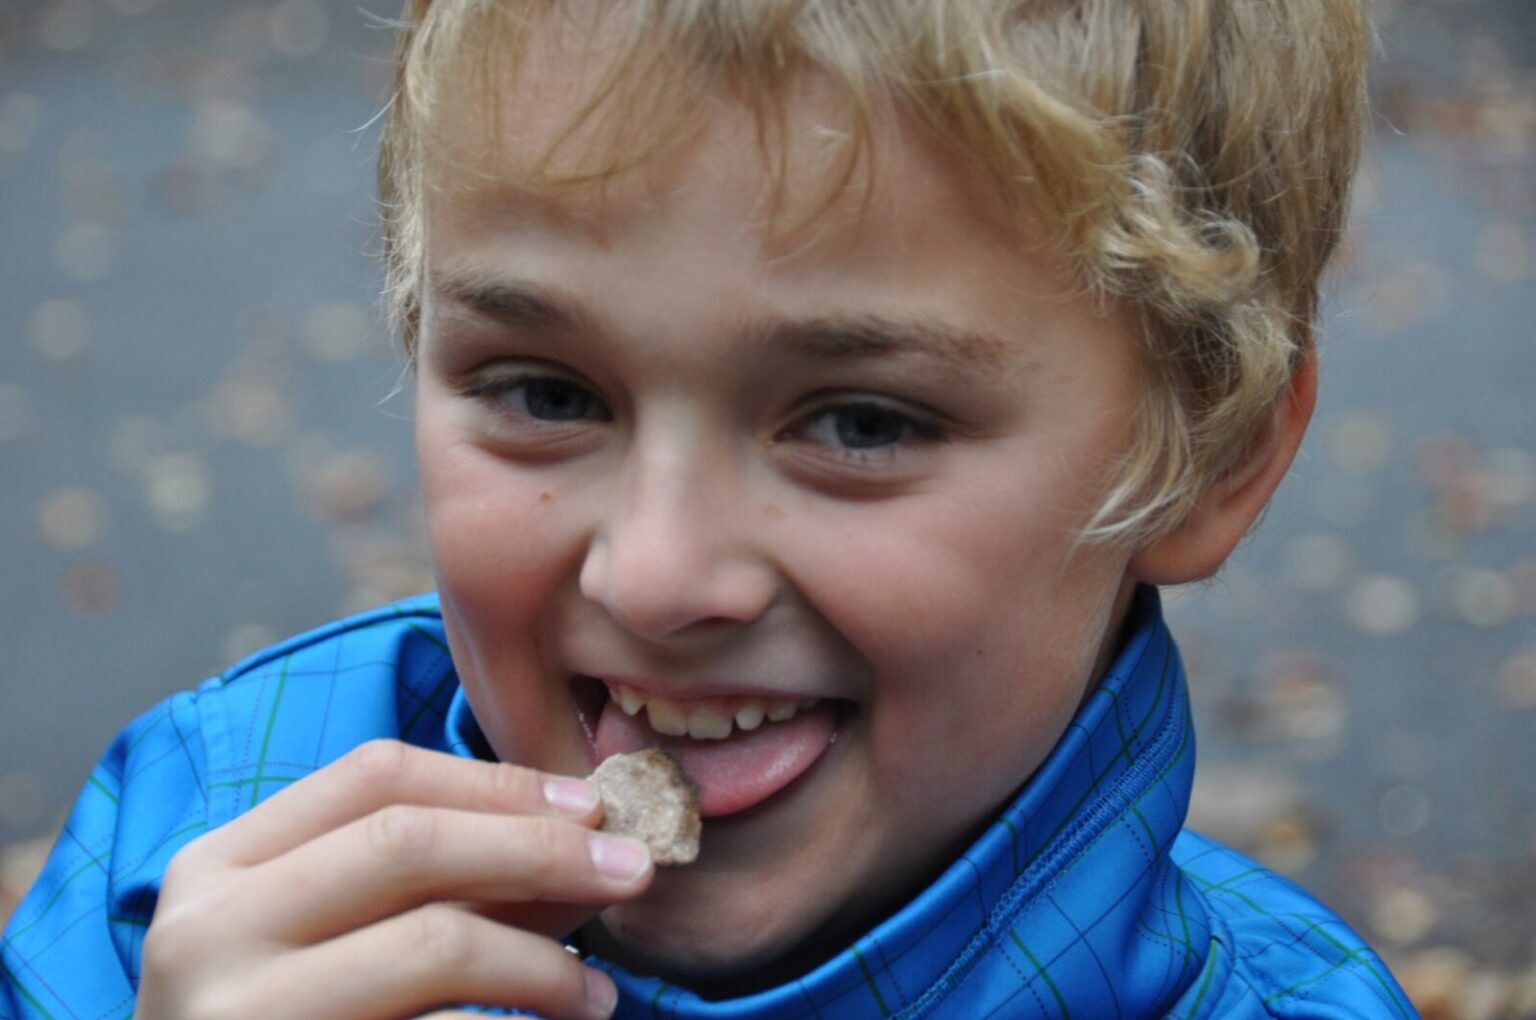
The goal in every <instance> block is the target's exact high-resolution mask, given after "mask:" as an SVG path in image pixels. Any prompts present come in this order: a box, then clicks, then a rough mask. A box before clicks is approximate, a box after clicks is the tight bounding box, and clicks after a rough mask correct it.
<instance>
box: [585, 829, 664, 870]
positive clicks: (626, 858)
mask: <svg viewBox="0 0 1536 1020" xmlns="http://www.w3.org/2000/svg"><path fill="white" fill-rule="evenodd" d="M587 848H588V849H589V850H590V851H591V853H592V863H593V864H594V865H596V866H597V870H598V871H600V872H602V873H603V874H604V875H607V876H608V877H609V878H614V879H618V880H619V881H621V882H632V881H634V880H635V879H637V878H639V877H640V876H641V874H643V873H644V872H645V869H646V868H647V867H648V866H649V865H650V863H651V852H650V850H648V849H646V846H645V844H644V843H642V842H640V841H639V840H638V839H628V838H626V837H624V836H605V835H603V834H602V833H593V834H592V837H591V838H590V839H589V840H588V841H587Z"/></svg>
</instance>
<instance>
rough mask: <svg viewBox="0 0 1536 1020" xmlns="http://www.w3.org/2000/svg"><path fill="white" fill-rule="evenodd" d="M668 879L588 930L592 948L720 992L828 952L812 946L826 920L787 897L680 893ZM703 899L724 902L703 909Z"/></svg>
mask: <svg viewBox="0 0 1536 1020" xmlns="http://www.w3.org/2000/svg"><path fill="white" fill-rule="evenodd" d="M667 877H668V876H665V875H663V876H659V877H658V880H657V883H656V885H653V886H652V888H651V890H650V891H649V892H647V893H646V895H645V896H644V897H643V898H642V899H641V900H639V901H637V902H635V903H627V904H620V905H618V906H614V907H610V908H609V909H607V910H605V911H604V912H603V913H602V915H601V916H600V917H599V918H598V920H597V921H594V922H593V923H592V924H591V925H589V926H588V927H587V928H586V929H584V930H583V932H582V939H581V941H582V943H583V946H584V948H586V949H588V950H591V951H594V952H596V953H597V954H598V955H599V956H602V957H603V958H605V959H608V960H611V961H613V962H614V963H618V964H620V965H622V966H623V967H625V968H626V969H628V970H631V971H633V972H635V973H638V974H646V975H651V976H655V977H660V978H662V979H664V980H667V981H671V982H674V983H676V984H680V985H684V986H687V987H689V988H692V989H693V990H694V991H697V992H699V993H700V994H702V995H705V996H706V997H716V998H718V997H724V996H729V995H741V994H744V993H747V992H750V991H756V990H760V989H762V988H766V987H769V986H771V985H774V984H778V983H780V982H782V981H784V980H787V979H789V978H792V977H794V976H796V975H798V974H802V973H804V972H805V971H806V970H808V969H809V968H811V967H814V966H815V965H816V964H817V963H819V962H821V960H822V959H824V958H825V957H824V956H819V955H817V953H816V952H815V951H814V949H812V948H811V947H813V946H815V945H819V944H821V943H822V942H823V941H824V940H822V939H819V938H816V937H814V931H815V929H816V928H817V927H818V921H819V920H820V919H819V918H815V919H813V918H797V917H796V916H794V915H793V914H790V913H787V912H786V911H785V910H784V904H782V903H779V904H772V903H766V902H764V903H757V904H738V903H732V904H726V903H723V902H722V901H721V900H720V899H719V898H704V899H702V900H701V899H700V898H699V897H700V894H699V893H697V892H687V893H684V892H683V891H682V890H676V891H674V889H675V887H673V885H672V883H670V882H667V881H666V878H667ZM756 898H757V897H754V899H756ZM700 902H709V903H714V904H719V906H718V907H716V908H715V909H712V910H708V911H703V910H700V909H698V904H699V903H700ZM834 951H835V948H834ZM826 955H831V954H830V953H829V954H826Z"/></svg>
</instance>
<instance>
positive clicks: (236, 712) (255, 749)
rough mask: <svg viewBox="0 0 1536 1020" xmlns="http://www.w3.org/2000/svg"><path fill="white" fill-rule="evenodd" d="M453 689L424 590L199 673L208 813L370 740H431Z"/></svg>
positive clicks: (245, 800) (231, 807)
mask: <svg viewBox="0 0 1536 1020" xmlns="http://www.w3.org/2000/svg"><path fill="white" fill-rule="evenodd" d="M456 689H457V677H456V674H455V673H454V670H453V663H452V659H451V658H450V656H449V653H448V645H447V641H446V639H445V638H444V635H443V627H442V617H441V612H440V610H439V609H438V603H437V599H436V596H432V595H426V596H419V597H417V598H413V599H407V600H404V601H401V602H396V603H393V604H391V605H387V606H383V607H380V608H378V609H373V610H369V611H368V612H364V613H359V614H357V615H355V616H350V617H347V618H345V619H342V620H337V621H335V622H333V623H328V624H326V625H325V626H323V627H319V628H316V629H315V630H311V631H308V632H307V633H304V634H300V635H298V636H296V637H293V638H290V639H288V640H286V641H282V642H280V643H278V644H275V645H272V646H271V647H269V648H266V649H264V650H262V651H260V652H257V653H256V654H255V655H252V656H250V657H248V658H246V659H244V660H243V661H241V662H239V663H237V664H236V665H234V666H232V667H231V668H230V669H228V670H225V671H224V672H223V673H221V674H219V675H218V676H216V677H213V678H211V679H209V680H206V681H204V682H203V683H202V685H200V686H199V688H198V691H197V696H198V707H199V717H200V722H201V729H202V737H203V741H204V742H205V744H206V745H207V748H208V756H209V759H210V762H211V763H212V767H213V769H214V770H216V771H217V772H218V782H217V785H214V786H213V787H212V788H211V789H210V791H209V792H210V798H209V800H210V809H211V814H212V816H213V817H212V819H211V820H212V822H213V824H220V823H222V822H224V821H227V820H229V819H230V818H232V817H234V816H235V815H237V814H240V813H242V812H244V811H246V810H249V809H250V808H251V807H253V806H254V805H255V804H256V803H258V802H260V801H261V800H263V799H265V798H266V797H267V796H269V795H270V794H272V793H275V792H276V791H277V790H279V789H281V788H282V787H283V786H286V785H288V784H289V783H291V782H294V781H295V780H297V779H301V778H303V777H304V776H305V775H308V774H309V773H310V772H313V771H315V770H316V769H318V768H321V767H322V766H324V765H326V764H329V763H330V762H331V761H334V760H335V759H337V758H339V757H341V756H342V755H344V754H346V753H347V752H348V751H350V750H352V749H353V748H355V747H357V746H359V745H361V744H364V743H366V742H368V741H369V740H374V739H378V738H393V739H399V740H405V741H407V742H410V743H414V744H418V745H420V746H424V747H438V746H439V745H441V744H442V742H443V738H442V734H443V719H444V716H445V713H446V711H447V706H448V702H449V700H450V699H451V697H452V695H453V693H454V691H455V690H456Z"/></svg>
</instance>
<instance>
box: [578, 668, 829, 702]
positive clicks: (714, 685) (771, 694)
mask: <svg viewBox="0 0 1536 1020" xmlns="http://www.w3.org/2000/svg"><path fill="white" fill-rule="evenodd" d="M574 676H575V677H576V678H577V679H578V680H582V679H585V680H595V681H597V682H598V683H600V684H603V685H605V686H606V687H608V688H610V689H611V688H614V687H618V686H619V685H620V684H622V685H624V686H626V687H633V688H634V689H635V690H637V691H640V692H642V693H644V694H645V695H647V696H648V697H652V698H666V699H667V700H669V701H675V702H677V703H679V704H689V703H692V702H708V701H732V700H735V701H751V700H759V701H804V700H806V699H809V698H814V699H816V700H818V701H832V700H846V699H843V698H839V697H838V696H837V695H834V694H827V693H821V692H817V691H804V690H801V691H787V690H782V689H776V688H773V687H767V686H760V685H755V684H744V683H732V682H720V681H712V680H702V681H699V682H693V681H688V682H686V683H678V684H676V685H670V684H657V683H656V682H655V681H654V680H652V679H649V678H646V677H640V676H630V675H626V674H621V673H587V672H578V673H575V674H574Z"/></svg>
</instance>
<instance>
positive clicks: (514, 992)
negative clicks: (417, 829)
mask: <svg viewBox="0 0 1536 1020" xmlns="http://www.w3.org/2000/svg"><path fill="white" fill-rule="evenodd" d="M343 975H344V976H345V979H344V980H339V977H340V976H343ZM260 983H261V984H262V985H263V986H264V987H267V988H284V989H291V990H292V993H293V999H292V1000H291V1001H285V1003H284V1007H283V1016H284V1017H292V1018H295V1020H305V1018H309V1017H315V1018H321V1017H325V1018H334V1017H340V1016H344V1017H349V1018H356V1020H372V1018H380V1020H383V1018H395V1017H402V1016H416V1015H418V1014H419V1013H421V1012H423V1011H427V1010H433V1009H443V1008H445V1007H451V1006H452V1004H455V1003H466V1002H472V1003H476V1004H477V1005H485V1006H508V1007H514V1008H519V1009H529V1010H533V1011H535V1012H537V1013H538V1014H539V1015H540V1016H544V1017H549V1018H551V1020H559V1018H567V1017H569V1018H581V1020H587V1018H594V1017H606V1016H608V1015H609V1014H610V1013H611V1012H612V1009H613V1003H614V1001H615V999H616V998H617V993H616V991H615V989H614V986H613V981H612V979H611V978H609V977H608V976H607V975H606V974H603V973H602V972H600V971H596V970H593V969H592V968H589V967H587V966H585V965H584V964H583V963H582V962H581V960H580V959H579V958H577V957H576V956H575V955H573V954H572V953H570V952H568V951H567V950H566V949H565V947H564V946H562V945H560V944H559V943H558V942H555V941H553V940H552V939H547V938H544V937H542V936H539V935H534V934H532V933H530V932H526V931H521V930H519V929H516V928H508V927H506V926H504V925H499V924H497V923H495V922H494V921H489V920H487V919H485V918H483V917H480V916H478V915H476V914H473V913H471V912H468V911H464V910H459V909H456V908H454V907H451V906H448V905H446V904H431V905H429V906H425V907H422V908H420V909H418V910H414V911H411V912H409V913H406V914H401V915H398V916H395V917H391V918H389V919H388V920H385V921H381V922H380V923H378V924H374V925H370V926H368V927H366V928H362V929H359V930H357V931H353V932H348V933H347V934H346V935H343V936H341V937H339V938H336V939H332V940H330V941H327V942H323V943H321V944H319V945H317V946H312V947H310V948H308V949H304V950H302V951H300V952H298V953H294V954H290V955H289V956H287V957H285V958H283V959H281V960H280V961H277V962H274V964H273V965H272V967H271V968H270V969H269V971H268V972H267V973H266V974H265V975H264V976H263V978H262V980H261V982H260Z"/></svg>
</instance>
